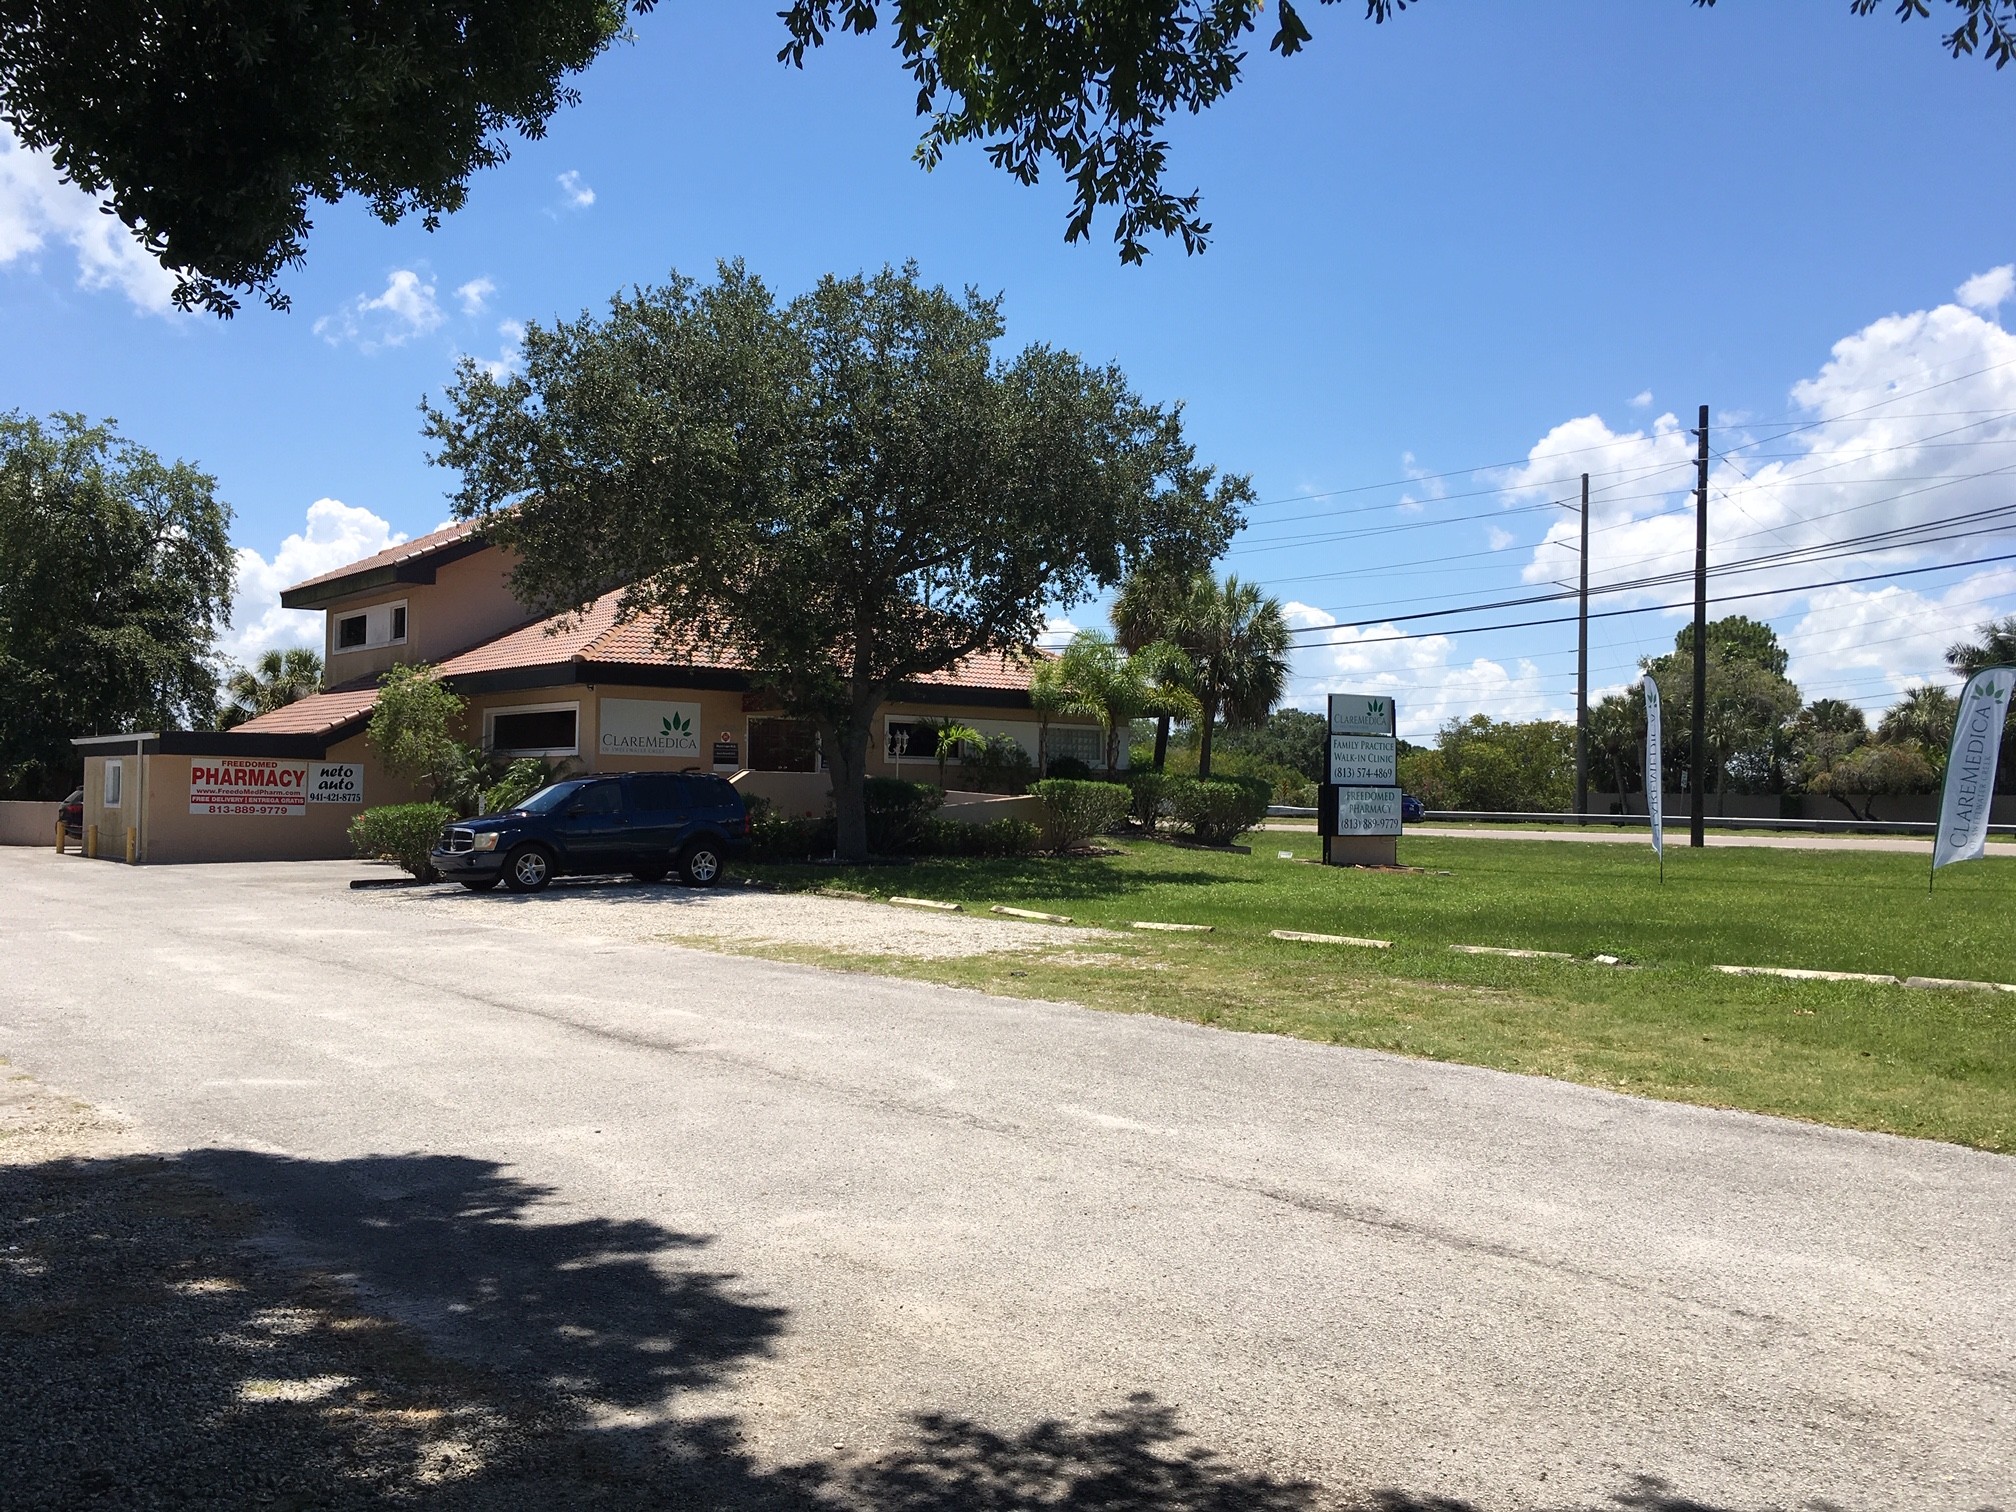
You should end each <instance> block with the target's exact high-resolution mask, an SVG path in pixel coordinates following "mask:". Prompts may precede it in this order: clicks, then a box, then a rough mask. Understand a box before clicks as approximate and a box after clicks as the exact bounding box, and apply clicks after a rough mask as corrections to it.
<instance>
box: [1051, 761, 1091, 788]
mask: <svg viewBox="0 0 2016 1512" xmlns="http://www.w3.org/2000/svg"><path fill="white" fill-rule="evenodd" d="M1043 775H1044V776H1046V777H1056V778H1059V779H1061V780H1062V781H1065V782H1088V781H1090V780H1091V777H1092V768H1091V767H1090V766H1089V765H1087V764H1086V763H1085V762H1082V761H1080V760H1079V759H1078V758H1077V757H1076V756H1052V757H1051V758H1050V766H1049V769H1048V770H1047V771H1046V772H1045V773H1044V774H1043Z"/></svg>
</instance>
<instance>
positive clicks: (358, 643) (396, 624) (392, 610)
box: [336, 599, 406, 651]
mask: <svg viewBox="0 0 2016 1512" xmlns="http://www.w3.org/2000/svg"><path fill="white" fill-rule="evenodd" d="M405 639H406V602H405V600H404V599H401V600H400V601H399V602H398V603H396V604H373V605H371V606H370V607H369V608H367V609H359V610H358V611H357V612H356V613H355V614H346V615H344V616H343V617H342V618H341V619H339V620H337V621H336V649H337V650H338V651H369V650H371V649H373V648H374V647H377V646H396V645H398V644H400V642H402V641H404V640H405Z"/></svg>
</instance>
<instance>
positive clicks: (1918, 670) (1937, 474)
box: [1290, 265, 2016, 735]
mask: <svg viewBox="0 0 2016 1512" xmlns="http://www.w3.org/2000/svg"><path fill="white" fill-rule="evenodd" d="M2012 297H2016V265H2012V266H2011V267H2010V268H2007V269H1997V270H1994V271H1993V272H1992V273H1988V274H1981V275H1978V276H1977V277H1975V278H1973V279H1970V280H1968V282H1967V283H1966V284H1964V285H1962V287H1961V290H1960V295H1959V302H1955V303H1948V304H1941V305H1937V306H1935V307H1933V308H1931V309H1927V310H1920V311H1916V312H1913V313H1911V314H1904V315H1889V316H1885V317H1883V318H1882V319H1879V320H1875V321H1872V322H1871V323H1869V324H1868V325H1866V326H1864V327H1863V328H1862V329H1860V330H1858V331H1855V332H1854V333H1853V334H1851V335H1849V336H1846V337H1844V338H1843V339H1842V340H1840V341H1838V342H1836V343H1835V344H1834V346H1833V348H1832V350H1831V351H1830V353H1829V354H1828V358H1827V360H1826V362H1825V363H1823V364H1822V365H1821V366H1820V367H1819V369H1818V370H1817V371H1816V372H1814V373H1813V374H1812V375H1811V376H1809V377H1807V378H1804V379H1802V380H1800V381H1799V382H1798V383H1796V384H1794V385H1793V386H1792V388H1791V391H1790V400H1791V405H1792V408H1793V413H1792V414H1791V415H1789V416H1788V417H1786V418H1785V419H1784V420H1783V421H1762V420H1756V419H1752V418H1748V417H1743V418H1739V417H1737V416H1734V415H1729V414H1724V415H1721V416H1719V417H1718V418H1717V420H1716V421H1715V427H1714V430H1713V431H1712V432H1711V436H1710V442H1711V446H1712V449H1713V450H1712V453H1711V460H1710V467H1709V508H1708V520H1709V560H1710V564H1711V568H1712V569H1713V571H1714V573H1715V575H1714V577H1713V578H1712V579H1711V604H1710V613H1711V614H1714V615H1718V616H1720V615H1729V614H1744V615H1749V616H1751V617H1753V618H1756V619H1761V620H1765V621H1767V622H1769V623H1771V624H1773V625H1774V627H1775V628H1776V629H1777V630H1778V631H1779V634H1780V637H1781V639H1782V641H1783V643H1784V644H1785V646H1786V649H1787V651H1788V652H1789V653H1790V655H1791V665H1790V669H1789V670H1790V674H1791V676H1792V678H1793V680H1794V681H1796V682H1797V683H1798V684H1799V685H1800V688H1801V691H1802V692H1803V693H1805V695H1806V696H1807V697H1809V698H1812V697H1839V698H1848V699H1851V700H1853V701H1855V702H1857V703H1860V704H1862V705H1863V707H1865V708H1868V709H1869V710H1871V712H1872V713H1873V712H1875V711H1877V710H1880V709H1881V708H1882V707H1884V706H1885V705H1887V704H1888V703H1889V702H1891V701H1892V700H1893V699H1894V698H1895V696H1896V695H1897V693H1898V692H1899V691H1900V690H1901V689H1903V688H1905V687H1907V686H1909V685H1911V684H1913V683H1915V682H1919V681H1923V680H1926V679H1931V680H1935V681H1940V682H1944V683H1948V684H1950V683H1952V682H1953V681H1954V678H1953V675H1952V673H1951V672H1950V671H1949V670H1948V669H1947V667H1946V665H1945V656H1944V653H1945V650H1946V648H1947V647H1948V646H1949V645H1951V644H1953V643H1954V642H1956V641H1959V640H1963V639H1968V638H1971V637H1972V635H1973V634H1974V631H1975V628H1976V627H1977V626H1978V625H1979V624H1980V623H1982V622H1983V621H1985V620H1987V619H1989V618H1991V617H1994V616H1996V615H2000V614H2008V613H2010V612H2011V611H2012V610H2016V563H1990V562H1988V561H1987V560H1985V559H1988V558H1993V557H1999V556H2005V555H2009V554H2011V553H2016V517H2011V516H2007V515H2000V514H1996V513H1994V511H1998V510H2003V509H2007V508H2009V507H2010V504H2011V501H2012V500H2016V334H2011V333H2010V332H2008V331H2005V330H2004V329H2003V328H2002V327H2001V326H2000V325H1999V324H1997V323H1996V322H1995V321H1994V320H1992V319H1989V318H1986V317H1985V316H1984V313H1983V311H1984V310H1986V311H1988V312H1990V313H1992V311H1993V309H1994V308H1996V307H1997V306H1998V305H1999V304H2001V303H2003V302H2005V301H2007V300H2008V299H2010V298H2012ZM1585 471H1586V472H1588V473H1589V474H1590V475H1591V478H1590V484H1591V498H1590V516H1591V539H1590V582H1591V586H1592V588H1595V589H1598V590H1602V589H1605V588H1610V589H1611V590H1612V591H1611V592H1608V593H1603V594H1602V595H1601V596H1600V597H1599V598H1597V599H1596V600H1595V601H1594V603H1592V608H1594V609H1597V610H1604V611H1607V610H1617V609H1637V608H1665V609H1666V610H1667V612H1666V613H1664V614H1656V613H1647V614H1644V615H1642V616H1633V617H1629V618H1612V619H1607V620H1606V621H1605V622H1603V623H1602V625H1601V626H1600V627H1592V628H1593V629H1594V634H1593V636H1592V650H1593V651H1594V652H1595V653H1596V654H1597V656H1598V658H1599V661H1600V665H1599V667H1598V669H1597V670H1598V674H1599V675H1598V677H1597V679H1596V680H1597V681H1598V682H1599V683H1601V682H1604V681H1607V680H1611V679H1614V678H1616V677H1617V675H1618V673H1619V672H1620V671H1622V670H1623V669H1624V668H1626V667H1628V666H1629V665H1630V662H1631V661H1632V660H1635V658H1636V656H1637V655H1638V654H1641V653H1644V652H1657V651H1659V650H1663V649H1665V648H1667V647H1669V646H1670V645H1671V644H1672V641H1671V636H1672V633H1673V631H1674V630H1675V629H1676V628H1677V627H1678V625H1679V624H1680V623H1682V622H1683V620H1684V610H1683V609H1682V608H1681V607H1680V606H1682V605H1685V604H1688V603H1690V602H1691V597H1692V584H1691V576H1692V569H1693V560H1694V511H1693V493H1692V491H1693V485H1694V478H1695V443H1694V437H1693V434H1692V431H1691V429H1690V428H1689V427H1688V426H1686V425H1683V424H1682V423H1681V421H1680V419H1679V418H1677V417H1676V416H1675V415H1673V414H1671V413H1662V414H1659V415H1658V417H1657V418H1656V419H1653V420H1650V422H1649V423H1643V422H1641V423H1640V424H1638V425H1637V426H1636V427H1635V428H1628V429H1626V428H1613V427H1612V426H1611V425H1609V424H1607V423H1606V422H1605V421H1604V419H1603V417H1602V416H1600V415H1593V414H1592V415H1583V416H1580V417H1577V418H1575V419H1571V420H1566V421H1563V422H1562V423H1561V424H1559V425H1557V426H1555V427H1554V428H1553V429H1552V430H1550V431H1548V433H1547V434H1546V435H1544V436H1542V437H1541V438H1540V440H1539V441H1538V442H1536V443H1535V444H1534V446H1533V447H1532V449H1531V451H1530V452H1529V453H1528V456H1527V459H1526V461H1525V462H1523V463H1521V464H1520V465H1518V466H1517V467H1514V468H1511V469H1509V470H1507V471H1506V472H1505V473H1504V474H1503V475H1502V477H1501V479H1500V482H1501V486H1502V488H1503V490H1504V492H1503V495H1502V499H1503V501H1504V502H1505V503H1507V504H1518V505H1526V504H1536V503H1543V502H1545V501H1549V500H1560V501H1564V502H1572V501H1573V500H1574V499H1575V498H1576V496H1577V495H1578V493H1579V485H1580V475H1581V474H1582V473H1583V472H1585ZM1549 513H1550V514H1551V515H1552V516H1553V518H1552V519H1551V521H1549V523H1548V525H1547V528H1546V533H1545V535H1544V536H1543V537H1542V539H1541V540H1540V541H1539V542H1538V543H1536V544H1535V545H1533V546H1532V547H1530V548H1527V551H1528V553H1529V554H1528V555H1526V557H1525V560H1524V565H1523V567H1522V569H1521V576H1522V578H1523V580H1524V582H1525V583H1526V584H1528V585H1530V591H1533V592H1543V591H1545V590H1547V589H1548V588H1550V587H1551V586H1552V585H1554V584H1556V583H1560V582H1564V581H1566V582H1573V581H1574V579H1575V576H1576V574H1577V570H1578V566H1579V560H1578V553H1577V551H1576V545H1577V537H1578V535H1579V529H1580V526H1579V520H1578V519H1577V512H1576V511H1575V510H1573V509H1562V510H1558V511H1550V512H1549ZM1542 518H1544V516H1543V517H1542ZM1486 531H1487V538H1488V539H1489V541H1490V542H1491V544H1492V545H1493V546H1494V547H1497V546H1499V545H1500V543H1501V542H1502V541H1503V539H1504V535H1503V532H1501V531H1500V530H1498V529H1496V528H1494V527H1492V526H1489V525H1487V526H1486ZM1887 532H1903V533H1905V534H1904V536H1903V540H1902V543H1901V544H1900V543H1899V538H1898V536H1897V535H1894V534H1891V535H1887V536H1886V535H1885V533H1887ZM1872 537H1873V538H1874V539H1871V538H1872ZM1942 537H1943V539H1941V538H1942ZM1801 551H1806V552H1809V553H1811V554H1812V556H1815V557H1817V556H1818V555H1819V553H1822V552H1824V553H1827V554H1826V555H1825V556H1824V557H1823V558H1821V559H1811V557H1808V558H1797V557H1795V559H1794V560H1792V561H1789V562H1787V561H1784V560H1782V559H1781V560H1777V561H1769V560H1765V561H1763V562H1762V564H1761V565H1759V566H1756V567H1753V568H1751V569H1750V570H1747V571H1737V570H1731V569H1733V568H1739V567H1741V565H1742V564H1743V563H1745V562H1748V561H1757V560H1759V559H1769V558H1772V557H1774V556H1781V557H1782V554H1785V553H1798V552H1801ZM1975 563H1978V564H1979V565H1976V566H1970V564H1975ZM1940 567H1951V568H1952V569H1954V570H1953V571H1951V572H1949V573H1946V574H1943V575H1941V574H1937V573H1933V574H1928V575H1922V576H1904V577H1894V578H1892V579H1890V580H1888V581H1884V580H1883V575H1884V574H1895V573H1899V572H1914V571H1915V570H1916V569H1921V568H1923V569H1937V568H1940ZM1860 577H1869V578H1871V579H1872V580H1871V581H1868V582H1863V583H1855V584H1845V583H1836V582H1835V581H1834V580H1836V579H1842V578H1860ZM1648 578H1665V579H1667V581H1664V582H1646V581H1644V580H1646V579H1648ZM1627 585H1628V586H1627ZM1444 602H1446V600H1443V601H1438V602H1437V604H1436V607H1438V608H1439V607H1441V606H1442V603H1444ZM1290 612H1291V617H1294V618H1295V620H1296V623H1298V624H1302V625H1309V626H1330V625H1333V624H1335V620H1334V619H1333V618H1332V617H1331V616H1330V615H1329V614H1327V613H1324V612H1323V611H1320V610H1315V609H1311V608H1309V607H1308V606H1306V605H1300V604H1298V605H1294V606H1291V611H1290ZM1572 613H1573V603H1572V601H1563V602H1561V603H1560V604H1558V605H1553V604H1549V605H1546V606H1544V607H1542V606H1535V607H1534V608H1533V609H1531V610H1530V611H1526V612H1522V613H1520V614H1517V615H1510V616H1508V617H1509V618H1529V617H1531V618H1538V617H1543V616H1547V615H1572ZM1427 623H1429V624H1432V623H1434V622H1432V621H1429V622H1427ZM1396 624H1397V629H1396ZM1396 624H1385V625H1381V624H1366V625H1358V626H1351V627H1344V628H1340V629H1338V630H1336V631H1334V632H1323V633H1319V634H1317V635H1315V636H1309V637H1303V639H1311V640H1320V641H1323V642H1325V643H1326V644H1323V645H1305V646H1304V647H1302V649H1301V650H1300V651H1299V652H1298V654H1297V657H1296V663H1295V681H1294V683H1293V689H1294V692H1293V700H1292V701H1295V702H1298V703H1308V704H1312V705H1313V704H1314V703H1316V702H1317V701H1318V698H1319V696H1320V695H1321V694H1322V693H1324V692H1328V691H1331V690H1336V691H1359V690H1361V689H1362V690H1364V691H1374V692H1377V691H1385V692H1387V693H1389V694H1390V695H1391V696H1392V697H1393V698H1394V699H1395V700H1396V702H1397V703H1398V705H1399V709H1400V716H1401V720H1402V725H1403V729H1405V730H1406V731H1407V732H1408V733H1409V734H1410V735H1413V734H1425V733H1428V732H1429V731H1431V730H1432V728H1433V727H1434V726H1435V725H1436V724H1438V723H1440V722H1442V721H1443V720H1444V719H1446V718H1447V717H1449V716H1450V715H1452V714H1467V713H1470V712H1473V711H1475V710H1480V709H1481V710H1482V711H1483V712H1486V713H1488V714H1490V715H1491V716H1492V717H1493V718H1498V719H1507V718H1534V717H1539V716H1542V715H1549V716H1555V715H1558V716H1562V717H1572V711H1573V707H1574V697H1573V693H1572V691H1571V690H1572V686H1573V673H1572V645H1573V642H1572V636H1573V630H1572V624H1571V625H1570V626H1568V627H1566V628H1563V627H1558V626H1549V627H1547V628H1544V629H1536V630H1532V631H1527V632H1524V633H1521V634H1519V635H1518V636H1517V637H1516V638H1513V637H1512V636H1509V635H1504V634H1503V633H1502V632H1501V635H1500V637H1499V638H1494V639H1492V640H1491V641H1489V642H1487V643H1485V644H1487V645H1488V646H1489V648H1490V649H1491V650H1492V651H1493V652H1494V653H1495V654H1494V656H1493V657H1478V656H1474V655H1466V652H1467V651H1468V649H1469V648H1470V647H1471V646H1474V645H1476V644H1477V642H1476V641H1475V640H1474V638H1469V637H1465V636H1463V635H1462V634H1461V633H1460V632H1457V633H1454V634H1451V635H1430V636H1424V637H1422V638H1421V639H1418V640H1387V639H1382V637H1385V636H1390V635H1393V634H1396V633H1398V631H1399V630H1410V631H1411V630H1415V629H1418V628H1420V627H1421V626H1422V624H1423V622H1421V621H1411V622H1410V621H1405V620H1403V621H1398V622H1396ZM1564 638H1565V639H1566V643H1567V646H1568V650H1566V651H1565V652H1564V651H1563V650H1562V649H1561V647H1562V645H1563V641H1564ZM1501 647H1503V648H1505V649H1506V650H1508V651H1511V652H1513V654H1512V655H1509V656H1508V655H1506V654H1504V652H1502V651H1500V648H1501ZM1620 663H1621V664H1622V665H1621V666H1620V665H1619V664H1620ZM1543 667H1544V668H1545V669H1546V670H1542V668H1543ZM1596 696H1599V697H1600V689H1599V690H1597V694H1596Z"/></svg>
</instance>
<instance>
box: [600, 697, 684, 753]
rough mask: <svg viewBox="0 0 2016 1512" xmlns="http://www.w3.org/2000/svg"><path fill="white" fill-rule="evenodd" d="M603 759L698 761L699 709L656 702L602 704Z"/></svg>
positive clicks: (629, 700) (624, 700) (633, 700)
mask: <svg viewBox="0 0 2016 1512" xmlns="http://www.w3.org/2000/svg"><path fill="white" fill-rule="evenodd" d="M601 752H602V754H603V755H604V756H608V757H616V758H621V757H625V756H670V757H683V758H685V759H687V760H690V761H698V760H699V759H700V705H698V704H697V703H668V702H666V701H664V700H662V699H656V698H605V699H603V700H602V742H601Z"/></svg>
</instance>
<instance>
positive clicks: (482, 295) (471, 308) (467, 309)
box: [455, 278, 497, 315]
mask: <svg viewBox="0 0 2016 1512" xmlns="http://www.w3.org/2000/svg"><path fill="white" fill-rule="evenodd" d="M496 292H497V284H496V281H495V280H494V279H490V278H472V279H470V280H469V282H467V283H465V284H459V285H457V286H456V289H455V297H456V299H458V300H459V301H461V304H462V313H463V314H464V315H481V314H482V313H483V312H484V310H485V309H487V308H488V307H489V304H490V296H491V295H492V294H495V293H496Z"/></svg>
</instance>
